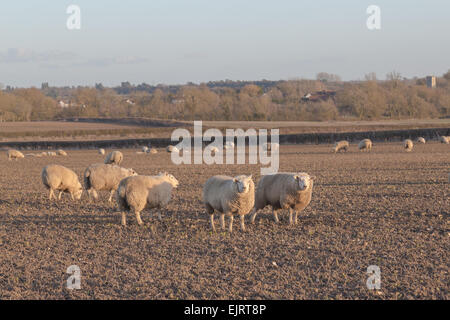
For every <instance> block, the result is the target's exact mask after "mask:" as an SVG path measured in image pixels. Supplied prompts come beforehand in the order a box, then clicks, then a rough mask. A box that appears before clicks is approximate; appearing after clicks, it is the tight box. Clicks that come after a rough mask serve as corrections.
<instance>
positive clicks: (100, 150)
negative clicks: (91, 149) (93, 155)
mask: <svg viewBox="0 0 450 320" xmlns="http://www.w3.org/2000/svg"><path fill="white" fill-rule="evenodd" d="M98 154H100V155H102V156H104V155H105V149H102V148H100V149H98Z"/></svg>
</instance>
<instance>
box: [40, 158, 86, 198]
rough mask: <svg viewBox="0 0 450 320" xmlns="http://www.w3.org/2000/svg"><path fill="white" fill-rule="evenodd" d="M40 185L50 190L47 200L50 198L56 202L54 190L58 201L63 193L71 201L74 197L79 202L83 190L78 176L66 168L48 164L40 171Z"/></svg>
mask: <svg viewBox="0 0 450 320" xmlns="http://www.w3.org/2000/svg"><path fill="white" fill-rule="evenodd" d="M41 177H42V183H44V186H46V187H47V189H50V195H49V199H50V200H51V199H52V196H53V197H54V198H55V200H56V196H55V194H54V191H55V190H59V191H60V192H59V195H58V200H61V195H62V193H63V192H68V193H70V196H71V197H72V200H74V197H75V198H76V199H77V200H79V199H80V198H81V194H82V193H83V188H82V187H81V183H80V181H79V180H78V176H77V175H76V173H75V172H73V171H72V170H70V169H67V168H66V167H63V166H60V165H56V164H49V165H48V166H46V167H44V169H42V174H41Z"/></svg>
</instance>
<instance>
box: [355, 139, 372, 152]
mask: <svg viewBox="0 0 450 320" xmlns="http://www.w3.org/2000/svg"><path fill="white" fill-rule="evenodd" d="M358 149H359V150H360V151H361V150H363V151H364V150H365V151H370V150H371V149H372V140H370V139H364V140H361V142H360V143H359V144H358Z"/></svg>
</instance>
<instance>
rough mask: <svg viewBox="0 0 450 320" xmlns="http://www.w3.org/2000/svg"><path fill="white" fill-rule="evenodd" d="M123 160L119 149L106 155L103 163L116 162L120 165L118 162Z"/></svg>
mask: <svg viewBox="0 0 450 320" xmlns="http://www.w3.org/2000/svg"><path fill="white" fill-rule="evenodd" d="M122 161H123V154H122V152H120V151H113V152H111V153H110V154H108V155H107V156H106V159H105V164H117V165H118V166H120V164H121V163H122Z"/></svg>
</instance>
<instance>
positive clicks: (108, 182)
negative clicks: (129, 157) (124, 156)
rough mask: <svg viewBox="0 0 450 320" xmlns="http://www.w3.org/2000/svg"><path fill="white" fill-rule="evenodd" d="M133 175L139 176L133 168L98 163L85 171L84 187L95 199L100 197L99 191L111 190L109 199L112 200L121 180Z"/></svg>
mask: <svg viewBox="0 0 450 320" xmlns="http://www.w3.org/2000/svg"><path fill="white" fill-rule="evenodd" d="M131 176H137V173H136V171H134V170H133V169H126V168H122V167H119V166H116V165H113V164H103V163H97V164H93V165H91V166H89V167H88V168H87V169H86V170H85V171H84V187H85V189H86V190H87V192H88V195H89V198H91V195H92V196H93V197H94V199H98V194H97V191H102V190H105V191H109V192H110V196H109V199H108V201H109V202H111V200H112V197H113V195H114V193H115V192H116V190H117V188H118V187H119V183H120V181H121V180H123V179H125V178H127V177H131Z"/></svg>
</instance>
